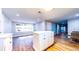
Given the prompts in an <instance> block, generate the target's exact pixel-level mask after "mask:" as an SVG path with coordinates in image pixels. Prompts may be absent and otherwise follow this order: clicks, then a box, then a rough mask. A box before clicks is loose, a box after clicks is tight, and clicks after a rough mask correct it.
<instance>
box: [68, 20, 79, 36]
mask: <svg viewBox="0 0 79 59" xmlns="http://www.w3.org/2000/svg"><path fill="white" fill-rule="evenodd" d="M72 31H79V19H73V20H69V21H68V34H69V35H70V34H71V32H72Z"/></svg>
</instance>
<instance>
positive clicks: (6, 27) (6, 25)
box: [4, 17, 12, 33]
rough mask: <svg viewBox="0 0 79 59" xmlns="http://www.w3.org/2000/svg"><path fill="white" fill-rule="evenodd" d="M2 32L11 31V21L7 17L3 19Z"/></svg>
mask: <svg viewBox="0 0 79 59" xmlns="http://www.w3.org/2000/svg"><path fill="white" fill-rule="evenodd" d="M4 33H12V21H11V20H10V19H8V18H7V17H6V18H5V20H4Z"/></svg>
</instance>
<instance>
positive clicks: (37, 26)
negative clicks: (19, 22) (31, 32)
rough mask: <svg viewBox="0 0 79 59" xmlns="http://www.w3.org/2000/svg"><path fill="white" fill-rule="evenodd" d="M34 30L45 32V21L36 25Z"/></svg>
mask: <svg viewBox="0 0 79 59" xmlns="http://www.w3.org/2000/svg"><path fill="white" fill-rule="evenodd" d="M34 29H35V31H44V30H45V21H43V22H37V23H35V25H34Z"/></svg>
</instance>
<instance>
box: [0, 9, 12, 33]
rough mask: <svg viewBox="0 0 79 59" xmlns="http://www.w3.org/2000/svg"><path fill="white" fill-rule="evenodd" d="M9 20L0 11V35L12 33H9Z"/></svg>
mask: <svg viewBox="0 0 79 59" xmlns="http://www.w3.org/2000/svg"><path fill="white" fill-rule="evenodd" d="M11 22H12V21H11V20H9V19H8V18H7V17H6V16H5V15H4V14H3V13H2V9H0V32H1V33H12V31H11V27H12V25H11Z"/></svg>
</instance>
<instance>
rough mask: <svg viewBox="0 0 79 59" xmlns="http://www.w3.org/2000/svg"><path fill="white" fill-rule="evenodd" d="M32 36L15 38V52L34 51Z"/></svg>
mask: <svg viewBox="0 0 79 59" xmlns="http://www.w3.org/2000/svg"><path fill="white" fill-rule="evenodd" d="M32 39H33V38H32V36H27V37H19V38H13V51H33V46H32V45H33V43H32Z"/></svg>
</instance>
